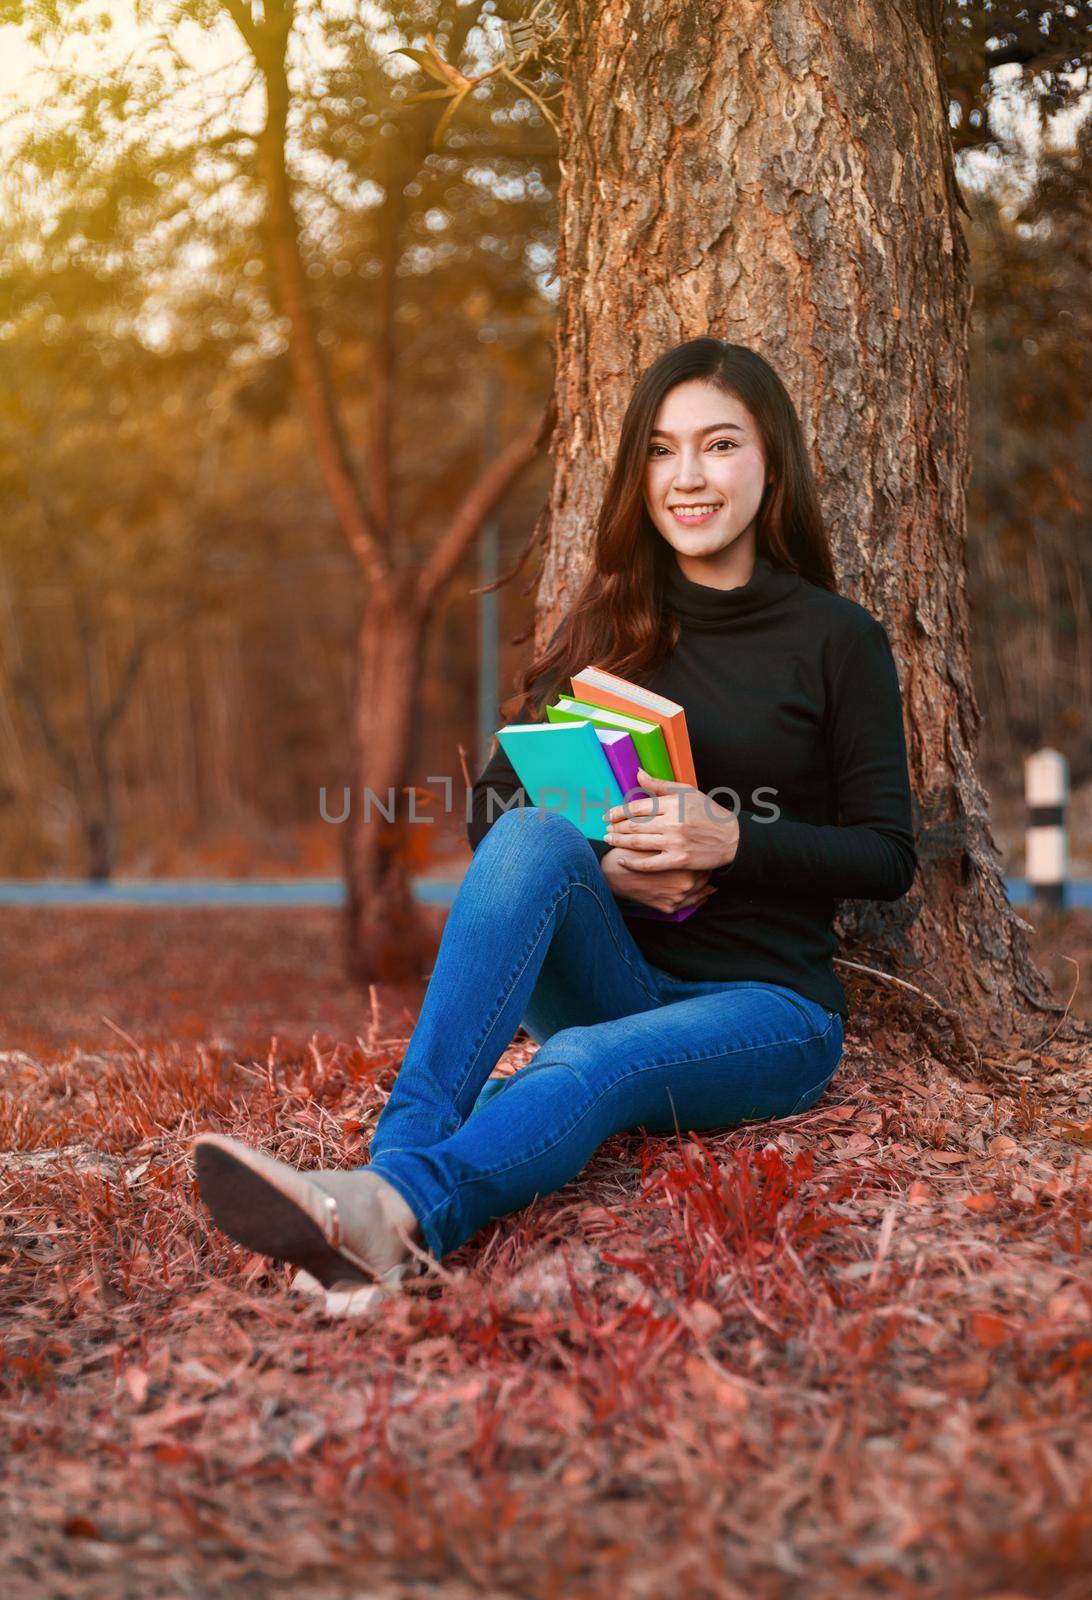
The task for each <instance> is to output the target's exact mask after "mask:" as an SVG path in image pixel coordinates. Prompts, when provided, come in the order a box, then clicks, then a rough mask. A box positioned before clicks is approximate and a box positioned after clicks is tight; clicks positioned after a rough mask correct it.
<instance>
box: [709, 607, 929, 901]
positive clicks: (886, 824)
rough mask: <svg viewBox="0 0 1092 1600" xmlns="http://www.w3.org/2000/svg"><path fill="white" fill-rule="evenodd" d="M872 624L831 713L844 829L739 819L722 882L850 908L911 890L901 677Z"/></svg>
mask: <svg viewBox="0 0 1092 1600" xmlns="http://www.w3.org/2000/svg"><path fill="white" fill-rule="evenodd" d="M870 623H871V625H870V626H869V627H867V628H866V629H865V630H864V631H863V632H862V633H861V634H859V635H858V637H857V638H856V639H855V640H854V642H853V643H852V644H851V645H850V647H849V649H848V650H847V651H846V652H845V654H844V656H843V657H842V660H841V661H840V663H839V665H838V667H837V669H836V671H835V674H834V679H833V683H832V685H831V691H830V700H829V703H828V718H827V748H828V752H829V759H830V762H831V768H832V772H833V777H834V785H835V794H836V797H837V815H838V817H839V819H840V820H839V822H838V824H836V825H831V824H816V823H811V822H796V821H793V820H792V819H791V818H789V817H785V816H780V817H776V818H773V819H770V818H768V817H766V816H759V815H756V814H755V813H754V812H753V811H746V810H741V811H740V813H739V817H738V822H739V845H738V849H737V851H736V854H735V857H734V859H733V860H732V861H731V862H729V863H728V865H727V866H726V867H722V868H719V869H718V870H717V871H716V872H715V873H714V877H715V878H716V879H718V880H723V881H726V882H729V883H731V884H732V885H733V886H735V885H736V884H739V885H740V886H741V887H742V886H744V885H747V886H760V887H763V888H769V889H783V890H796V891H797V892H800V893H805V894H807V893H812V894H815V895H830V896H832V897H834V898H835V899H853V900H898V899H899V898H900V897H901V896H902V895H904V894H906V892H907V890H908V889H909V888H910V885H911V884H912V883H913V881H914V875H915V873H916V871H917V866H918V857H917V851H916V849H915V845H914V834H913V826H912V822H911V807H910V782H909V777H908V774H907V766H906V738H905V734H904V731H903V717H902V698H901V694H900V690H899V678H898V669H897V668H896V666H895V658H894V654H893V653H892V650H891V644H890V641H889V639H888V637H887V630H886V629H885V628H884V626H883V624H882V623H881V622H879V621H878V620H877V619H876V618H874V617H873V618H871V619H870Z"/></svg>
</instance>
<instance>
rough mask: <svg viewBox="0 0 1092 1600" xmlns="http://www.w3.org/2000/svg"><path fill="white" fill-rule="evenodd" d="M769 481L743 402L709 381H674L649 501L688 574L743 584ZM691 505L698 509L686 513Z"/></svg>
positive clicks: (654, 456) (648, 475)
mask: <svg viewBox="0 0 1092 1600" xmlns="http://www.w3.org/2000/svg"><path fill="white" fill-rule="evenodd" d="M765 486H766V455H765V451H764V449H763V445H762V438H761V435H760V434H759V431H758V428H757V426H756V424H755V420H754V418H753V417H752V415H751V413H750V412H749V411H748V409H747V407H746V406H745V405H744V404H743V402H742V400H738V399H736V397H735V396H734V395H730V394H725V392H724V391H723V390H722V389H718V388H717V387H716V385H715V384H713V383H709V382H707V381H706V380H705V379H704V378H691V379H688V380H687V381H686V382H685V383H679V384H676V386H675V387H674V388H673V389H672V390H670V392H669V393H668V394H666V395H665V396H664V399H663V401H662V402H661V404H660V408H659V410H658V411H657V413H656V421H655V424H654V426H653V430H652V435H651V437H650V439H649V446H648V461H647V463H646V468H645V504H646V505H647V507H648V513H649V516H650V517H651V518H652V521H653V522H654V524H655V525H656V527H657V529H658V530H659V532H660V533H661V534H662V535H663V537H664V538H665V539H666V540H667V542H668V544H669V545H671V547H672V549H673V550H674V551H675V552H676V554H677V556H678V564H679V566H680V568H681V569H682V572H683V574H684V576H685V577H688V578H691V579H693V580H694V581H695V582H697V583H711V584H715V585H716V586H717V587H722V588H732V587H734V586H735V585H736V584H737V583H746V581H747V579H748V578H749V577H750V575H751V571H752V569H753V566H754V556H755V518H756V516H757V513H758V507H759V504H760V502H761V500H762V491H763V489H764V488H765ZM691 507H693V508H694V509H695V511H696V512H697V514H696V515H692V516H690V517H687V516H686V515H685V513H686V510H687V509H688V508H691ZM699 507H700V508H703V509H702V510H701V511H698V510H697V508H699Z"/></svg>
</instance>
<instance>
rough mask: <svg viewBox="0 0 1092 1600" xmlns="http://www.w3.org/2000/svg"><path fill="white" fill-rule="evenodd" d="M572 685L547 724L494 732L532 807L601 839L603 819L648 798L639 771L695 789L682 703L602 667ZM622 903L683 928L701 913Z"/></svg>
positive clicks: (588, 671)
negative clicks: (626, 803) (616, 809)
mask: <svg viewBox="0 0 1092 1600" xmlns="http://www.w3.org/2000/svg"><path fill="white" fill-rule="evenodd" d="M570 683H571V687H572V694H571V695H561V696H560V697H559V698H558V699H557V700H556V701H555V703H554V704H553V705H551V706H547V707H546V717H547V720H546V721H545V722H514V723H510V724H509V726H508V727H507V728H501V729H500V730H499V731H498V733H497V739H498V741H499V742H500V745H501V748H502V749H503V750H504V753H505V755H506V756H507V757H508V759H509V761H510V762H511V763H512V766H513V767H514V768H515V771H516V775H517V777H518V778H519V780H520V783H521V784H522V785H523V788H524V789H525V791H526V793H527V796H528V798H529V799H530V801H531V803H532V804H533V805H536V806H541V807H543V808H544V809H547V810H550V811H556V812H557V813H558V814H559V815H560V816H563V817H568V818H569V819H570V821H572V822H574V823H575V824H576V826H577V827H578V828H579V829H580V831H581V833H582V834H583V835H584V837H585V838H586V839H604V838H605V837H606V832H607V823H606V813H607V812H608V811H609V810H610V809H611V808H612V807H613V806H620V805H621V804H622V802H623V801H624V800H636V799H640V798H641V797H643V796H647V794H648V791H647V789H642V788H641V786H640V784H639V783H638V782H637V768H638V767H643V768H644V770H645V771H646V772H648V773H651V774H652V776H653V777H654V778H668V779H674V780H676V781H677V782H680V783H691V784H694V785H695V787H696V786H697V782H698V778H697V773H696V771H695V769H694V758H693V756H692V755H691V753H690V738H689V735H688V734H687V731H686V713H685V711H684V710H683V708H682V706H681V705H679V704H678V703H677V702H676V701H674V700H668V699H665V697H664V696H663V695H660V694H654V693H653V692H652V691H651V690H650V689H644V688H642V687H641V685H640V684H636V683H630V682H629V680H628V679H626V678H619V677H616V676H615V674H614V673H613V672H604V671H603V670H602V669H601V668H599V667H585V668H584V670H583V672H578V673H576V674H575V675H574V676H573V677H572V679H571V680H570ZM622 903H623V905H624V906H625V912H626V915H627V916H640V917H652V918H655V919H656V920H657V921H661V922H682V921H683V920H684V919H685V918H686V917H689V916H690V915H692V913H693V912H694V911H695V910H696V909H697V907H696V906H686V907H684V908H683V909H682V910H681V911H657V910H655V909H654V908H653V907H652V906H645V905H641V904H640V903H639V902H638V901H635V900H626V901H624V902H622Z"/></svg>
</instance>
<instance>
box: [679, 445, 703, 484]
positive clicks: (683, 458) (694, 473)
mask: <svg viewBox="0 0 1092 1600" xmlns="http://www.w3.org/2000/svg"><path fill="white" fill-rule="evenodd" d="M704 482H705V474H704V473H703V472H702V470H701V456H700V455H698V454H697V452H691V451H689V450H685V449H684V450H683V451H682V453H681V455H680V456H679V469H678V471H677V472H676V474H675V488H676V489H678V490H679V491H680V492H682V493H684V494H685V493H686V492H687V491H688V490H690V489H696V488H700V486H701V485H702V484H703V483H704Z"/></svg>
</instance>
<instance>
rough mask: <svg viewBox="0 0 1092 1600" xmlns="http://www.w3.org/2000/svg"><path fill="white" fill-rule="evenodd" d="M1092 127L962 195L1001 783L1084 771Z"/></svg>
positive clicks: (990, 707)
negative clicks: (1051, 750) (1048, 771)
mask: <svg viewBox="0 0 1092 1600" xmlns="http://www.w3.org/2000/svg"><path fill="white" fill-rule="evenodd" d="M1090 154H1092V119H1086V121H1085V122H1084V123H1083V124H1082V125H1081V126H1080V127H1079V129H1078V130H1077V134H1076V138H1075V140H1074V142H1073V144H1072V146H1062V147H1060V148H1054V147H1049V146H1048V147H1047V149H1046V150H1044V151H1043V152H1042V153H1041V154H1040V157H1039V160H1038V162H1037V163H1034V164H1032V163H1030V162H1027V161H1019V160H1017V159H1016V158H1015V157H1014V158H1013V159H1012V160H1011V161H1010V163H1009V164H1008V165H1007V167H1006V168H1005V169H1004V171H1003V172H1002V173H1001V175H1000V177H999V179H998V180H997V181H996V182H995V183H994V184H992V185H991V187H990V188H989V189H988V190H985V191H970V190H969V191H968V201H969V205H970V211H971V220H970V223H969V226H968V236H969V240H970V245H971V260H972V272H973V278H974V305H973V319H972V347H971V370H972V378H973V385H972V406H971V423H972V437H971V449H972V460H973V473H972V478H971V484H970V494H969V505H968V512H969V530H970V532H969V551H968V563H969V568H970V574H971V589H970V592H971V599H972V605H973V610H974V616H975V628H974V639H975V648H976V680H977V686H978V693H979V698H980V701H981V703H982V705H983V710H984V714H985V718H986V723H987V726H988V728H989V729H990V730H991V731H992V740H991V741H990V742H991V744H992V747H993V749H992V758H993V765H994V767H995V768H996V769H997V770H998V773H999V775H1000V774H1001V772H1002V770H1003V765H1004V763H1006V762H1007V763H1009V765H1010V767H1011V766H1015V764H1016V763H1017V762H1018V761H1019V760H1021V759H1022V756H1023V754H1024V753H1026V752H1027V751H1028V750H1031V749H1034V748H1035V747H1037V746H1038V745H1040V744H1043V743H1051V744H1054V745H1056V746H1057V747H1058V748H1059V749H1062V750H1065V751H1066V752H1067V754H1068V757H1069V761H1070V769H1071V778H1072V780H1073V782H1074V783H1079V782H1082V781H1084V780H1085V779H1087V778H1089V777H1090V776H1092V727H1090V724H1089V718H1088V707H1089V705H1090V704H1092V614H1090V607H1089V597H1090V596H1092V546H1090V541H1089V539H1088V531H1087V529H1088V507H1089V504H1090V501H1092V496H1090V489H1092V482H1090V478H1092V414H1090V410H1089V395H1090V394H1092V259H1090V258H1092V227H1090V223H1092V195H1090V190H1089V173H1090V162H1089V156H1090Z"/></svg>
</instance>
